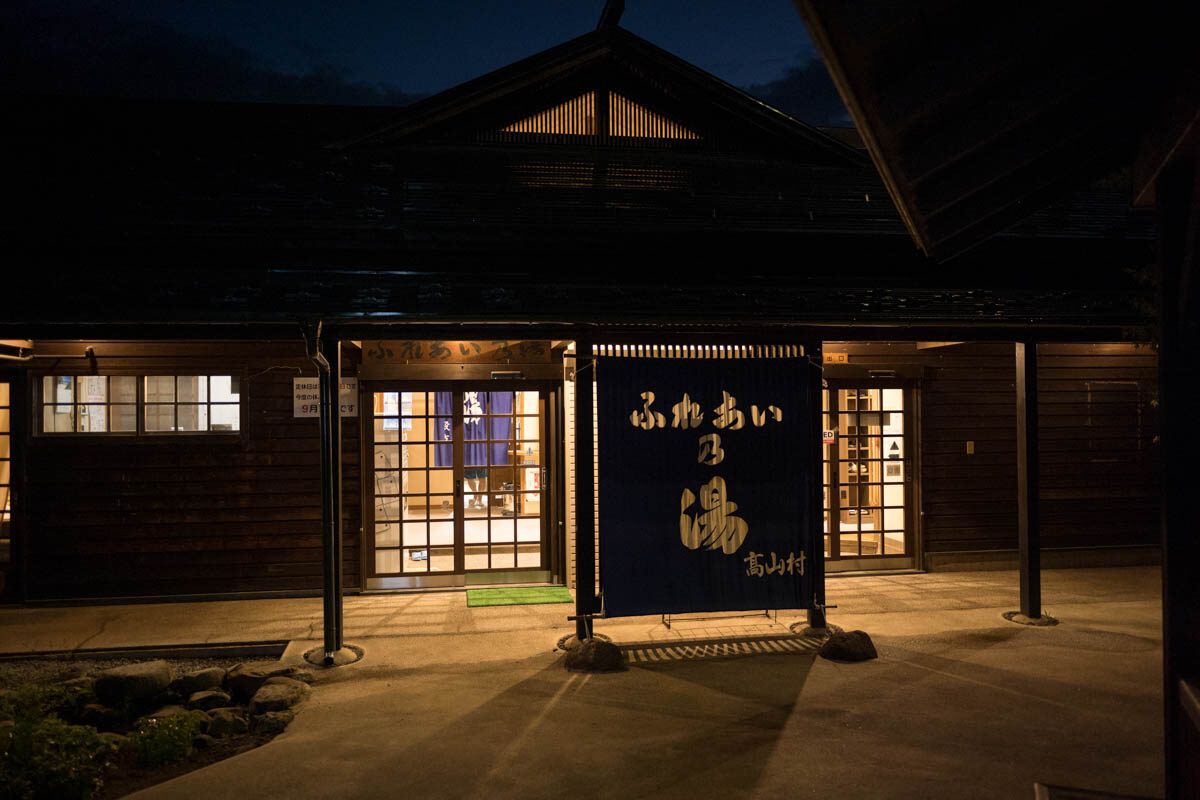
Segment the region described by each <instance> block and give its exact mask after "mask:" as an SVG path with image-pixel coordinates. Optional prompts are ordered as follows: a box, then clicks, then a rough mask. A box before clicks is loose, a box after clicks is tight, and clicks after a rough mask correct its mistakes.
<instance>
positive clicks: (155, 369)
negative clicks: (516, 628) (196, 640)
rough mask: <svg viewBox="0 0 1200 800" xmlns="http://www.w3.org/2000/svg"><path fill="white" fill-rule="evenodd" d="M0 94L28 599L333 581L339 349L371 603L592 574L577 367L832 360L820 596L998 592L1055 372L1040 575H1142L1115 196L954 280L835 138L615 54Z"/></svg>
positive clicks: (652, 50) (1136, 352)
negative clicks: (581, 491) (974, 578)
mask: <svg viewBox="0 0 1200 800" xmlns="http://www.w3.org/2000/svg"><path fill="white" fill-rule="evenodd" d="M10 102H11V104H12V105H13V106H14V107H15V108H16V109H17V111H19V113H16V114H14V115H13V119H15V120H17V122H16V123H15V124H14V125H13V126H12V127H11V129H10V130H9V131H7V132H6V135H7V136H8V137H10V141H9V144H10V148H11V149H12V150H13V151H14V152H19V153H23V154H25V155H26V158H24V159H22V163H21V164H20V165H18V167H17V175H16V177H15V179H14V182H13V186H14V187H15V188H14V189H13V196H19V197H20V198H21V199H22V203H21V208H22V210H21V212H20V213H18V214H16V215H14V216H12V217H10V218H8V219H6V220H5V221H4V222H3V223H2V224H3V225H5V228H6V229H5V238H6V241H9V242H11V243H12V245H11V253H12V258H11V259H10V261H11V262H12V263H13V264H15V265H17V267H18V268H17V269H16V270H15V271H14V274H13V275H11V276H10V277H7V278H5V281H6V282H7V283H6V288H5V291H4V294H3V301H2V302H3V307H4V316H3V318H0V336H5V337H10V338H8V339H6V340H4V342H3V343H2V344H0V355H3V356H4V359H3V360H0V426H2V425H7V426H8V427H6V428H4V427H0V497H8V496H9V495H11V497H12V502H11V522H10V521H9V519H8V517H7V515H8V514H9V513H10V512H9V511H7V510H6V511H5V512H4V513H5V515H6V516H5V519H4V522H3V524H4V525H5V529H4V535H3V539H4V544H5V545H7V544H8V542H9V541H11V548H10V549H8V550H7V553H8V562H7V564H6V565H5V569H6V572H5V590H6V592H7V593H8V594H9V596H10V597H13V598H16V599H20V600H27V601H42V600H57V599H83V598H98V597H129V596H138V597H147V596H179V597H182V596H208V595H214V594H223V595H224V594H228V595H260V594H262V593H268V592H283V593H297V592H313V593H315V592H317V591H319V590H320V589H321V588H322V586H327V585H328V580H329V579H328V574H327V573H325V572H323V565H322V558H321V552H322V541H323V540H322V535H323V534H322V528H321V524H322V513H323V508H324V506H323V498H322V491H323V490H322V474H321V463H322V461H321V459H322V449H321V447H322V446H321V437H320V435H319V432H318V420H317V419H316V418H315V410H313V409H311V408H306V407H305V406H309V405H311V404H312V402H313V401H312V398H311V397H310V395H311V391H312V389H311V387H307V388H306V387H305V386H304V385H303V384H304V383H306V382H312V381H313V380H315V378H314V376H316V375H317V372H318V366H317V365H316V361H315V359H316V356H317V355H318V354H319V353H326V354H329V353H333V354H340V365H341V366H340V374H341V377H342V378H343V380H345V381H347V383H349V384H350V385H351V388H350V389H349V391H348V393H347V395H346V396H345V397H344V398H343V400H342V403H343V405H345V408H344V409H343V414H344V416H343V418H342V436H341V440H340V442H341V458H340V464H341V479H342V485H343V491H342V494H341V498H340V500H341V508H342V515H341V516H342V520H343V522H342V526H343V531H344V546H343V552H342V570H343V574H344V582H345V586H346V587H347V588H350V589H356V590H364V591H368V590H387V589H407V588H421V587H428V586H438V585H466V584H481V583H501V582H513V581H522V582H526V581H533V582H561V583H568V584H574V583H575V581H576V578H577V577H579V576H577V575H576V564H577V561H578V563H579V564H580V565H582V566H581V567H580V568H581V569H584V570H585V573H584V574H585V575H586V571H587V570H588V566H587V565H588V563H589V560H587V559H584V560H578V559H577V557H578V555H579V553H577V548H576V546H575V544H576V537H575V528H576V515H575V506H576V498H577V496H578V492H577V491H576V480H575V477H576V473H577V472H578V470H577V469H576V462H577V460H578V458H577V451H578V443H577V442H576V440H575V438H574V437H575V431H576V430H577V429H578V426H577V425H576V423H575V399H574V398H575V396H576V391H575V388H574V385H575V367H576V366H577V359H578V358H580V357H584V358H587V357H590V352H584V351H582V350H581V348H584V347H586V348H588V350H589V351H591V352H597V353H603V352H608V351H606V350H604V348H610V350H611V348H629V347H634V348H637V347H648V348H651V352H653V348H662V347H665V346H667V345H669V346H670V347H671V348H672V352H674V353H676V354H679V353H683V354H685V355H686V357H711V358H718V357H720V358H741V357H757V356H758V355H759V354H760V352H761V350H762V349H763V348H766V349H768V350H770V349H772V348H774V349H775V350H777V351H779V352H786V353H794V354H800V353H801V352H802V353H803V356H804V357H806V358H818V357H819V359H820V361H821V362H822V364H823V367H824V377H825V380H826V387H825V391H824V396H825V411H824V417H823V420H822V425H821V427H822V429H824V430H825V431H827V432H828V434H827V436H825V437H823V438H824V441H823V443H822V448H823V451H824V458H825V461H826V464H825V468H824V475H825V480H824V483H825V486H826V491H825V507H826V512H825V526H826V528H825V531H826V558H827V561H826V566H827V569H828V570H830V571H836V570H861V569H964V568H968V569H969V568H991V567H1011V566H1014V565H1015V564H1016V547H1017V522H1018V515H1017V490H1018V458H1017V441H1018V437H1017V430H1018V415H1017V405H1016V402H1015V393H1014V388H1015V382H1016V370H1017V363H1016V360H1015V355H1014V353H1015V349H1014V342H1017V341H1021V342H1032V343H1035V344H1034V347H1036V348H1037V353H1038V359H1037V369H1038V372H1037V388H1038V391H1039V393H1040V399H1041V402H1040V403H1039V404H1038V423H1039V427H1040V429H1041V431H1042V437H1041V438H1042V447H1041V454H1040V464H1041V475H1042V478H1043V482H1042V487H1041V508H1042V513H1043V542H1044V546H1045V548H1046V554H1045V559H1044V561H1045V563H1046V564H1048V565H1053V564H1061V565H1088V564H1124V563H1147V562H1152V561H1154V560H1155V559H1156V558H1157V547H1156V530H1157V524H1158V522H1157V504H1158V494H1159V476H1158V474H1157V470H1156V468H1155V464H1156V463H1157V458H1156V456H1155V447H1156V437H1155V431H1156V419H1155V407H1156V405H1157V404H1156V391H1157V390H1156V370H1155V363H1156V362H1155V354H1154V351H1153V349H1152V347H1151V346H1150V344H1149V337H1148V336H1147V334H1146V333H1145V331H1146V325H1147V323H1148V322H1149V320H1148V318H1147V314H1146V310H1145V309H1146V307H1147V301H1148V300H1149V297H1150V294H1149V292H1150V290H1149V288H1148V287H1147V286H1146V285H1144V284H1143V283H1139V281H1138V276H1139V275H1140V274H1144V272H1145V269H1146V266H1147V264H1148V263H1149V262H1150V257H1151V249H1150V245H1151V237H1152V234H1153V231H1152V226H1151V224H1150V221H1149V220H1148V219H1147V218H1146V217H1145V216H1144V215H1141V214H1138V213H1135V212H1132V211H1131V210H1130V209H1129V207H1128V200H1127V196H1126V195H1125V194H1123V192H1122V188H1121V180H1122V178H1121V176H1120V175H1116V176H1113V177H1111V178H1110V179H1108V180H1106V181H1104V182H1100V183H1097V184H1095V185H1092V186H1089V187H1087V188H1085V189H1081V190H1079V191H1078V192H1076V193H1075V194H1074V195H1073V196H1071V197H1070V198H1068V199H1067V200H1066V201H1064V202H1062V203H1059V204H1058V205H1055V206H1053V207H1051V208H1048V209H1045V210H1043V211H1041V212H1039V213H1037V214H1034V215H1033V216H1031V217H1030V218H1029V219H1027V220H1026V221H1024V222H1023V223H1021V224H1019V225H1018V226H1016V227H1015V228H1013V229H1011V230H1010V231H1009V232H1007V233H1005V234H1004V235H1001V236H998V237H996V238H994V239H992V240H990V241H988V242H985V243H983V244H980V245H978V246H976V247H975V248H973V249H971V250H970V251H969V252H965V253H963V254H961V255H959V256H958V257H957V258H956V259H954V260H953V261H951V262H948V263H946V264H935V263H933V262H931V261H929V260H927V259H926V258H925V257H924V256H922V255H921V254H920V253H919V252H918V251H917V250H915V249H914V247H913V246H912V244H911V242H910V240H909V239H908V237H907V233H906V229H905V225H904V222H903V220H902V219H901V217H900V216H899V214H898V213H897V212H896V209H895V207H894V206H893V205H892V203H891V201H890V199H889V197H888V193H887V190H886V188H885V187H884V185H883V183H882V181H881V180H880V178H879V175H878V174H877V173H876V171H875V169H874V168H873V167H872V166H871V163H870V160H869V159H868V158H867V157H866V155H865V153H864V151H863V150H862V149H861V148H860V147H857V146H855V144H854V143H853V138H852V136H850V137H847V136H846V135H845V132H840V133H837V132H828V131H821V130H817V129H815V128H812V127H810V126H807V125H804V124H802V123H800V122H798V121H796V120H794V119H791V118H789V117H787V116H786V115H784V114H782V113H780V112H778V111H776V110H774V109H772V108H770V107H768V106H765V105H764V104H762V103H761V102H759V101H757V100H756V99H754V98H752V97H750V96H748V95H746V94H745V93H743V92H741V91H739V90H737V89H735V88H733V87H731V86H729V85H727V84H724V83H723V82H721V81H719V80H717V79H716V78H714V77H712V76H710V75H707V74H706V73H704V72H702V71H700V70H698V69H697V68H695V67H693V66H692V65H690V64H687V63H685V62H683V61H681V60H680V59H678V58H675V57H674V56H672V55H670V54H668V53H665V52H663V51H661V50H659V49H658V48H656V47H654V46H653V45H651V44H649V43H648V42H645V41H643V40H641V39H639V38H638V37H636V36H634V35H632V34H630V33H628V32H627V31H624V30H623V29H620V28H618V27H614V26H602V27H601V28H599V29H597V30H596V31H594V32H591V33H588V34H586V35H584V36H581V37H579V38H578V39H575V40H572V41H570V42H567V43H564V44H562V45H560V46H558V47H555V48H552V49H551V50H548V51H546V52H544V53H541V54H538V55H535V56H533V57H531V58H529V59H526V60H524V61H521V62H518V63H516V64H513V65H511V66H509V67H505V68H503V69H501V70H498V71H496V72H494V73H491V74H489V75H486V76H483V77H481V78H478V79H476V80H474V81H470V82H468V83H466V84H464V85H462V86H459V87H456V88H454V89H451V90H449V91H447V92H444V93H442V94H440V95H437V96H435V97H432V98H429V99H427V100H424V101H422V102H419V103H417V104H415V105H414V106H412V107H410V108H408V109H403V110H389V109H352V108H302V107H299V108H298V107H270V106H254V105H221V104H185V103H142V102H133V101H126V102H114V101H99V100H90V101H65V100H52V99H44V98H43V99H30V98H24V99H17V98H14V99H11V101H10ZM835 133H837V135H834V134H835ZM847 141H849V142H850V143H847ZM1063 265H1075V266H1078V267H1079V268H1080V269H1085V270H1086V272H1087V274H1088V280H1087V281H1086V283H1085V284H1084V285H1080V282H1079V281H1078V280H1076V279H1075V276H1074V274H1073V273H1072V271H1070V270H1064V269H1063ZM318 330H319V331H320V332H321V333H320V338H321V341H322V342H323V343H324V344H325V347H324V348H318V347H317V345H316V341H317V338H318ZM330 342H336V343H338V344H337V346H336V347H333V348H332V350H330V348H329V346H328V345H329V343H330ZM1036 343H1040V344H1036ZM577 345H578V346H577ZM592 348H596V349H595V350H592ZM332 360H333V361H334V362H335V365H336V363H337V361H338V359H336V358H333V359H332ZM335 369H336V366H335ZM351 379H353V380H351ZM598 380H603V377H602V376H600V377H598ZM310 413H311V414H312V416H308V415H309V414H310ZM584 413H585V414H586V411H585V412H584ZM585 418H586V417H585ZM815 445H816V443H815V442H814V446H815ZM584 474H590V470H588V471H587V472H586V473H584ZM584 483H586V484H589V485H590V479H585V480H584ZM603 502H604V500H603V476H599V488H598V490H597V491H596V493H595V494H594V495H592V496H591V497H589V498H587V500H586V501H583V502H581V503H580V504H579V507H580V513H581V515H582V518H583V519H584V520H586V519H587V518H588V517H589V516H590V515H591V511H590V509H589V507H591V508H594V507H595V505H596V504H597V503H600V504H602V503H603ZM585 527H587V528H590V527H591V526H585ZM591 540H592V537H591V534H590V531H588V532H587V533H586V535H583V536H582V537H581V539H580V541H582V542H589V541H591ZM592 563H594V562H592ZM589 583H590V582H588V581H584V582H581V586H587V585H588V584H589Z"/></svg>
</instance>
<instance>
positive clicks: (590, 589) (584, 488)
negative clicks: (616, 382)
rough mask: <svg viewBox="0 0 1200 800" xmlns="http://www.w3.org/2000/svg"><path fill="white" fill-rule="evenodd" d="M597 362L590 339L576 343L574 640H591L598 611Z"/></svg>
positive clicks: (577, 339) (579, 339)
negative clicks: (595, 495) (594, 390)
mask: <svg viewBox="0 0 1200 800" xmlns="http://www.w3.org/2000/svg"><path fill="white" fill-rule="evenodd" d="M595 375H596V361H595V358H593V356H592V342H591V340H590V339H581V338H576V339H575V615H576V619H575V637H576V638H577V639H579V640H580V641H583V640H584V639H590V638H591V636H592V620H591V618H590V617H586V616H584V615H587V614H593V613H595V612H596V611H597V610H598V609H597V608H596V519H595V515H596V508H595V503H594V500H593V492H595V490H596V482H595V472H594V470H593V466H594V462H593V459H594V458H595V456H594V455H593V453H594V450H593V437H592V383H593V381H594V380H595Z"/></svg>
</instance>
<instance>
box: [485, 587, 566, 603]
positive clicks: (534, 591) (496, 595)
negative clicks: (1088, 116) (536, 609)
mask: <svg viewBox="0 0 1200 800" xmlns="http://www.w3.org/2000/svg"><path fill="white" fill-rule="evenodd" d="M573 602H574V599H573V598H572V597H571V592H570V590H569V589H567V587H565V586H520V587H514V588H512V589H467V606H468V607H470V608H476V607H478V606H532V605H536V604H538V603H573Z"/></svg>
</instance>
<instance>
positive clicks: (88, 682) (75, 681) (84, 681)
mask: <svg viewBox="0 0 1200 800" xmlns="http://www.w3.org/2000/svg"><path fill="white" fill-rule="evenodd" d="M61 684H62V685H63V686H66V687H67V688H70V689H74V688H76V687H79V688H80V689H83V690H84V692H87V693H88V694H90V693H92V692H94V691H95V690H96V679H95V678H89V677H88V676H86V675H82V676H80V677H78V678H67V679H66V680H65V681H61Z"/></svg>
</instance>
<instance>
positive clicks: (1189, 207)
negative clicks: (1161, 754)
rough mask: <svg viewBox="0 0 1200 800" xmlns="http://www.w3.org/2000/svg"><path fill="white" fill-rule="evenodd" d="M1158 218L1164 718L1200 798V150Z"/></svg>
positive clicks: (1187, 157) (1169, 740) (1176, 163)
mask: <svg viewBox="0 0 1200 800" xmlns="http://www.w3.org/2000/svg"><path fill="white" fill-rule="evenodd" d="M1156 193H1157V197H1156V206H1157V211H1158V216H1159V265H1158V266H1159V270H1160V273H1159V287H1160V289H1159V290H1160V292H1161V294H1160V297H1159V310H1160V314H1161V317H1160V320H1159V322H1160V331H1159V337H1160V339H1159V351H1158V372H1159V385H1158V392H1159V398H1160V413H1161V423H1162V424H1161V429H1162V433H1161V441H1162V469H1163V498H1162V519H1161V524H1162V550H1163V555H1162V559H1163V583H1162V589H1163V591H1162V595H1163V600H1162V602H1163V712H1164V713H1163V717H1164V725H1165V741H1166V797H1167V798H1168V800H1172V799H1173V798H1180V799H1182V798H1185V797H1188V798H1190V797H1197V796H1200V691H1198V687H1200V581H1197V580H1196V576H1195V571H1196V564H1197V563H1198V561H1200V538H1198V537H1197V536H1196V501H1195V487H1194V483H1195V482H1194V480H1193V477H1194V471H1195V461H1196V454H1197V453H1198V452H1200V416H1198V415H1197V413H1196V398H1197V393H1200V317H1198V316H1197V309H1198V308H1200V287H1198V286H1197V276H1196V270H1195V265H1196V260H1197V249H1198V248H1200V156H1197V155H1196V153H1195V152H1194V151H1193V152H1190V153H1185V154H1180V155H1179V156H1176V157H1175V158H1174V159H1173V160H1172V162H1171V163H1169V164H1168V165H1167V166H1166V167H1164V169H1163V171H1162V173H1161V174H1160V176H1159V178H1158V181H1157V184H1156Z"/></svg>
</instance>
